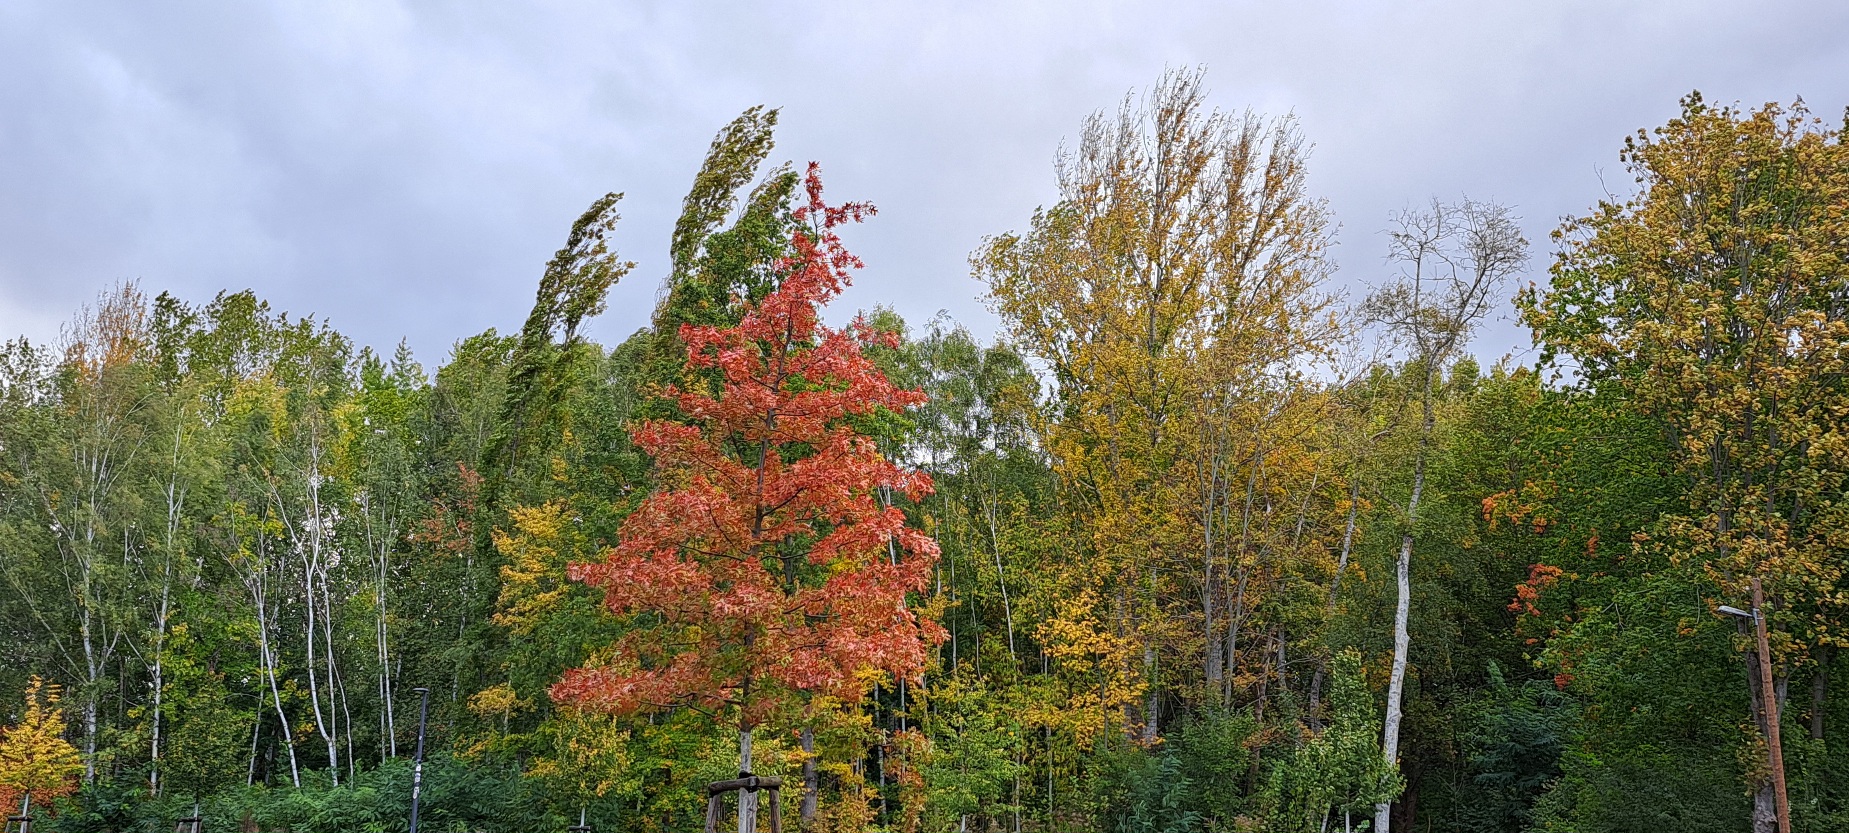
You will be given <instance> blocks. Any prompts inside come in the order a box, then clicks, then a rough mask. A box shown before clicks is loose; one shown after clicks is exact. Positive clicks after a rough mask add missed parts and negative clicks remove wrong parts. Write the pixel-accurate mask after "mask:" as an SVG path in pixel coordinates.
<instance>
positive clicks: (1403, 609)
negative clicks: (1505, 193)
mask: <svg viewBox="0 0 1849 833" xmlns="http://www.w3.org/2000/svg"><path fill="white" fill-rule="evenodd" d="M1388 239H1389V245H1388V258H1389V260H1390V261H1392V262H1394V263H1397V264H1398V265H1399V266H1400V272H1399V274H1398V275H1397V276H1396V277H1395V278H1394V279H1393V280H1391V281H1388V282H1387V283H1386V284H1385V285H1383V286H1381V287H1380V288H1379V289H1377V290H1376V291H1375V292H1374V293H1373V294H1371V295H1370V296H1368V298H1367V301H1366V303H1365V306H1364V308H1365V310H1366V312H1367V315H1368V317H1369V318H1370V319H1371V320H1373V321H1375V322H1377V323H1379V324H1380V325H1382V326H1383V327H1384V328H1385V330H1386V334H1387V336H1388V338H1389V339H1390V343H1392V344H1393V345H1394V346H1395V347H1397V348H1398V349H1400V350H1402V351H1404V355H1405V357H1406V362H1407V365H1408V366H1409V367H1410V368H1412V371H1413V374H1414V378H1415V380H1416V384H1417V385H1418V408H1419V412H1418V423H1417V429H1416V430H1417V432H1418V450H1417V451H1416V452H1415V453H1414V455H1413V471H1412V488H1411V491H1410V493H1409V494H1408V495H1407V497H1406V504H1405V506H1406V510H1405V515H1404V517H1403V518H1402V519H1401V523H1402V524H1403V530H1402V532H1401V533H1400V545H1399V554H1398V557H1397V558H1396V559H1395V560H1394V587H1395V604H1394V610H1393V666H1392V671H1391V672H1390V674H1389V677H1388V682H1387V714H1386V719H1385V721H1384V725H1383V728H1382V742H1381V748H1382V750H1383V752H1384V753H1385V755H1386V759H1387V761H1388V763H1390V764H1394V765H1397V764H1398V762H1399V742H1400V721H1401V717H1402V714H1401V708H1402V705H1403V701H1404V699H1405V693H1406V664H1407V657H1408V651H1409V650H1410V645H1411V634H1410V633H1409V632H1408V622H1409V618H1410V614H1411V610H1412V556H1413V545H1414V542H1415V538H1416V533H1417V530H1418V521H1419V501H1420V499H1421V498H1422V497H1423V496H1424V494H1425V487H1426V482H1425V481H1426V467H1427V464H1428V462H1429V461H1430V457H1431V452H1432V442H1433V439H1432V428H1433V425H1434V423H1435V411H1434V406H1435V401H1434V393H1435V391H1434V387H1435V385H1436V384H1437V383H1438V381H1439V380H1440V378H1441V374H1442V373H1443V372H1444V367H1445V365H1446V363H1448V362H1449V361H1451V360H1452V359H1454V358H1456V357H1457V356H1459V355H1460V354H1461V353H1462V351H1463V349H1464V348H1465V347H1466V346H1467V345H1468V344H1469V342H1470V337H1471V335H1472V334H1473V333H1475V331H1476V328H1477V326H1478V325H1479V324H1481V323H1482V321H1483V319H1484V317H1485V316H1487V315H1488V314H1489V312H1490V310H1491V309H1492V308H1493V306H1494V305H1495V303H1496V301H1497V299H1498V298H1499V295H1498V294H1497V292H1498V290H1499V289H1500V288H1501V287H1502V286H1503V284H1504V283H1505V282H1507V281H1508V280H1509V278H1511V277H1513V276H1514V275H1515V274H1516V273H1517V272H1519V271H1520V270H1521V269H1522V267H1523V265H1524V263H1525V262H1526V260H1527V257H1528V241H1527V240H1526V239H1525V238H1524V237H1522V233H1521V229H1520V228H1519V227H1518V226H1517V225H1516V219H1515V217H1514V215H1513V214H1512V213H1511V212H1510V211H1509V209H1508V208H1506V207H1504V206H1500V205H1496V204H1494V203H1484V202H1475V201H1472V200H1468V199H1466V200H1464V201H1462V202H1459V203H1455V204H1448V203H1443V202H1439V201H1438V200H1436V199H1434V200H1433V201H1432V203H1431V204H1430V206H1428V207H1426V208H1424V209H1422V210H1417V211H1406V212H1403V213H1401V214H1400V215H1399V216H1398V217H1397V218H1395V222H1394V228H1393V229H1392V231H1390V232H1389V236H1388ZM1391 808H1392V805H1391V803H1389V802H1381V803H1379V804H1376V805H1375V807H1374V827H1373V830H1375V831H1379V833H1387V831H1388V829H1389V828H1388V825H1389V823H1390V818H1389V811H1390V810H1391Z"/></svg>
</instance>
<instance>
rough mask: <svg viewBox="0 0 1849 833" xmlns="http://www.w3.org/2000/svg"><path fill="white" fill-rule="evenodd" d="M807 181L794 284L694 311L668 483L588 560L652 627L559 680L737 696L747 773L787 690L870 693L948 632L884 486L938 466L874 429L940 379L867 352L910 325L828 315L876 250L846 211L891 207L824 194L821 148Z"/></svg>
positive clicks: (602, 696)
mask: <svg viewBox="0 0 1849 833" xmlns="http://www.w3.org/2000/svg"><path fill="white" fill-rule="evenodd" d="M804 185H805V189H806V192H807V197H808V200H807V203H806V204H805V205H803V206H801V207H799V208H798V209H797V210H796V211H795V219H796V220H797V223H796V225H797V228H798V230H797V231H796V232H795V233H794V234H792V236H791V241H790V246H791V252H792V254H791V255H790V256H789V257H787V258H785V259H784V260H783V261H781V263H780V264H779V268H778V270H777V271H778V273H779V280H778V282H777V286H776V288H775V289H774V290H773V291H771V292H770V293H769V295H767V296H766V297H764V298H763V300H762V301H760V302H758V303H757V304H755V305H751V306H749V307H747V308H746V309H745V311H744V315H743V316H742V319H741V320H740V322H739V324H738V325H737V326H735V327H712V326H693V325H684V326H682V327H681V329H680V338H681V341H682V342H683V343H685V344H686V346H687V369H688V371H689V373H688V375H687V376H686V377H684V378H686V379H688V380H691V381H690V382H689V383H688V384H687V386H685V387H683V386H681V385H671V386H669V387H668V388H666V390H665V394H666V395H667V396H668V397H669V398H671V399H672V400H673V401H674V402H675V403H676V404H677V405H678V406H679V409H680V412H681V413H682V414H684V415H685V417H686V421H685V422H675V421H667V420H651V421H647V422H644V423H642V424H641V425H639V426H638V427H637V428H636V430H635V432H634V435H633V436H634V438H635V442H636V445H637V446H638V447H640V448H641V449H642V450H644V451H645V452H647V453H648V454H649V455H650V456H652V457H653V458H654V460H655V466H656V476H657V484H658V485H657V487H656V491H655V492H654V493H653V494H651V495H649V497H648V498H647V499H646V500H644V501H643V503H642V504H641V505H640V506H639V507H638V508H637V509H636V511H635V512H634V513H633V514H631V515H630V516H629V518H628V519H627V520H626V521H625V522H624V524H623V527H622V530H621V533H620V536H619V541H618V544H617V546H616V547H615V548H614V549H612V550H610V551H609V553H608V555H607V557H606V559H605V560H604V561H603V562H601V563H591V564H577V565H574V566H573V568H572V571H571V575H572V578H574V579H575V580H578V581H582V582H585V583H587V584H590V585H591V586H594V587H597V588H599V589H601V590H603V591H604V593H605V604H606V606H607V607H608V608H609V609H610V611H611V612H613V613H615V614H616V615H618V616H622V617H625V618H626V619H628V620H630V621H631V622H632V623H633V624H634V625H635V628H634V629H633V630H631V631H629V632H628V633H626V634H625V635H624V636H623V637H622V638H620V639H618V640H617V641H616V643H615V644H614V645H612V646H611V648H610V650H609V651H608V652H607V653H606V654H604V655H603V656H602V657H601V658H600V661H599V662H597V663H596V664H593V665H590V666H589V667H585V668H579V669H575V670H572V671H570V672H568V673H567V674H566V675H565V677H564V678H563V679H562V680H561V681H560V682H559V683H558V684H557V685H555V686H554V687H553V689H552V696H553V698H554V699H555V700H558V701H562V702H567V703H573V704H576V705H578V706H581V707H588V708H594V709H599V710H603V711H607V712H611V713H615V714H634V713H637V712H641V711H645V710H658V709H668V708H674V707H687V708H694V709H699V710H702V711H706V712H708V713H717V712H720V711H729V712H730V713H731V714H732V715H733V716H734V718H735V720H736V721H737V726H738V747H739V768H740V770H741V771H743V772H749V771H750V770H751V766H752V763H751V739H752V731H753V729H754V728H755V727H757V726H758V725H760V724H761V723H763V722H764V721H765V720H766V719H768V718H769V717H771V716H772V715H773V714H774V713H776V712H778V711H779V710H780V709H781V708H785V707H790V706H795V705H799V704H800V703H802V702H803V701H804V700H805V699H806V698H808V697H810V696H812V695H818V694H822V695H829V696H832V697H837V698H843V699H849V700H852V699H857V698H859V697H860V696H861V695H862V693H863V687H864V686H865V685H866V681H867V680H868V676H867V675H868V672H870V671H878V672H884V673H888V674H892V675H894V676H896V677H901V678H906V677H909V678H914V679H915V678H916V677H917V676H918V675H919V673H920V672H921V671H922V669H923V667H924V664H925V661H926V657H927V650H928V647H929V646H930V645H932V644H934V643H936V642H937V641H940V640H941V639H942V629H941V628H940V627H939V626H938V625H937V624H936V623H934V622H931V621H929V620H927V619H922V618H920V617H918V616H917V615H915V614H914V613H913V612H912V611H911V610H910V609H909V608H908V607H907V604H906V596H907V594H908V593H913V592H918V591H922V590H924V588H925V586H926V581H927V580H928V579H929V577H930V575H931V568H932V565H933V564H934V563H935V562H936V559H937V546H936V544H935V543H934V542H933V541H932V540H931V539H930V537H928V536H927V535H925V534H924V533H923V532H920V531H918V530H915V529H910V528H908V527H907V526H906V524H905V516H904V514H903V513H902V512H901V511H900V509H898V508H897V507H895V506H892V505H889V504H888V503H887V502H885V501H882V500H881V499H880V493H881V491H882V490H891V491H892V492H895V493H898V494H903V495H906V496H907V497H909V498H911V499H918V498H920V497H922V496H924V495H926V494H928V493H929V492H930V490H931V481H930V478H929V477H928V476H926V475H924V474H922V473H917V472H910V471H907V470H905V469H903V468H901V467H900V466H898V465H897V464H895V463H893V462H892V461H890V460H888V459H886V458H885V457H884V456H882V455H881V454H880V453H879V451H878V449H877V447H876V445H875V442H874V439H873V437H871V436H869V435H868V434H867V433H865V430H864V429H865V427H866V426H865V423H866V422H867V421H868V420H871V419H877V418H878V417H879V416H880V415H881V414H882V413H885V414H891V413H897V412H900V411H903V410H905V409H907V408H911V407H915V406H918V405H920V404H922V403H923V401H924V397H923V395H922V394H920V393H918V392H916V391H907V390H901V389H899V388H897V387H895V386H894V385H893V383H892V382H891V381H890V380H889V379H887V378H886V377H885V376H884V375H883V374H882V373H880V372H879V370H878V369H877V368H876V367H875V366H874V365H873V363H872V362H871V361H870V360H869V359H868V358H867V357H866V356H865V355H864V354H863V352H862V351H863V348H865V347H867V346H870V345H873V344H877V343H888V344H890V343H891V342H892V341H893V340H894V338H893V336H891V335H890V334H882V333H877V332H874V331H873V330H872V328H871V327H869V326H867V325H866V324H865V322H864V321H857V322H856V323H855V325H854V326H852V327H851V328H848V329H845V330H836V329H831V328H829V327H826V326H823V325H822V323H821V320H820V308H821V306H822V305H823V304H825V303H827V302H828V301H829V300H830V299H832V298H834V297H835V296H836V295H838V294H840V292H841V290H842V288H843V287H844V286H845V285H846V284H847V283H848V280H849V272H850V270H852V269H854V268H857V267H859V266H860V265H861V264H860V261H859V259H858V258H856V257H855V256H854V255H852V254H850V253H849V252H848V250H847V249H846V248H845V247H844V246H843V245H842V243H841V241H840V239H839V238H838V236H837V235H836V233H835V229H836V228H838V227H839V226H841V225H842V224H844V223H847V222H850V221H859V220H860V219H862V218H863V217H865V216H867V215H869V214H872V213H873V208H872V207H871V206H868V205H864V204H858V203H848V204H845V205H841V206H829V205H827V204H825V203H824V202H823V201H822V185H821V179H820V177H819V174H818V172H817V169H816V167H815V166H814V165H811V166H810V168H809V171H808V174H807V176H806V178H805V181H804ZM702 384H703V385H704V388H705V389H698V388H699V386H700V385H702ZM738 816H739V818H738V830H739V831H740V833H751V831H753V830H754V829H755V823H756V796H755V794H754V793H750V792H741V793H740V797H739V813H738Z"/></svg>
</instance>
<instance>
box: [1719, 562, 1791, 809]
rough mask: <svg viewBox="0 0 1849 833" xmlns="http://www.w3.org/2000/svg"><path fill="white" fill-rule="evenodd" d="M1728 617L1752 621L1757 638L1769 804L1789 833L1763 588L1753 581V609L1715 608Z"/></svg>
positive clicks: (1782, 752)
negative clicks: (1770, 774)
mask: <svg viewBox="0 0 1849 833" xmlns="http://www.w3.org/2000/svg"><path fill="white" fill-rule="evenodd" d="M1716 610H1718V611H1720V612H1721V613H1725V614H1727V615H1728V616H1737V617H1739V618H1741V619H1751V620H1753V630H1754V632H1755V635H1756V636H1757V637H1758V638H1759V702H1760V703H1761V705H1762V707H1763V708H1762V712H1763V713H1764V715H1765V721H1766V757H1767V758H1769V759H1770V763H1771V766H1772V801H1773V806H1774V807H1776V808H1777V810H1778V833H1791V805H1790V804H1789V803H1788V802H1787V800H1786V798H1785V751H1784V748H1783V747H1782V746H1780V745H1779V740H1778V697H1777V695H1776V694H1775V693H1774V692H1773V690H1772V648H1771V645H1770V644H1769V643H1768V642H1767V641H1766V616H1765V589H1764V588H1763V587H1762V586H1761V585H1760V583H1759V579H1757V578H1755V579H1753V610H1752V612H1750V613H1749V612H1747V611H1744V610H1741V609H1739V608H1737V607H1728V606H1727V605H1721V606H1720V607H1718V608H1716Z"/></svg>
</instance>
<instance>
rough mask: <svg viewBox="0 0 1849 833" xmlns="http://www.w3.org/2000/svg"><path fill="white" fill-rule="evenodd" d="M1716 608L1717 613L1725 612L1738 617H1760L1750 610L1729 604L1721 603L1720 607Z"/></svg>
mask: <svg viewBox="0 0 1849 833" xmlns="http://www.w3.org/2000/svg"><path fill="white" fill-rule="evenodd" d="M1714 610H1715V612H1717V613H1725V614H1727V615H1728V616H1738V617H1740V618H1742V619H1756V618H1758V617H1756V616H1754V615H1753V614H1751V613H1748V612H1746V611H1744V610H1741V609H1739V608H1737V607H1732V606H1729V605H1721V606H1720V607H1717V608H1715V609H1714Z"/></svg>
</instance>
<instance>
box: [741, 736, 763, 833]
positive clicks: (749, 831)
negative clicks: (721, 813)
mask: <svg viewBox="0 0 1849 833" xmlns="http://www.w3.org/2000/svg"><path fill="white" fill-rule="evenodd" d="M750 774H751V730H750V729H748V728H741V729H739V730H738V777H740V778H747V777H750ZM757 829H758V794H757V793H756V792H754V791H752V790H739V791H738V833H757Z"/></svg>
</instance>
